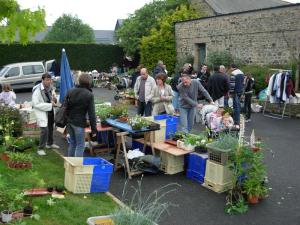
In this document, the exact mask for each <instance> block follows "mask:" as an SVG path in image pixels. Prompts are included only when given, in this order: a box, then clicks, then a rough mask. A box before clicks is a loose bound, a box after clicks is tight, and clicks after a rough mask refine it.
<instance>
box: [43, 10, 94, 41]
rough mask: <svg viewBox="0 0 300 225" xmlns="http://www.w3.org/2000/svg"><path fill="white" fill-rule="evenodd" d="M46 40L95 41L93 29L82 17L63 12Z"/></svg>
mask: <svg viewBox="0 0 300 225" xmlns="http://www.w3.org/2000/svg"><path fill="white" fill-rule="evenodd" d="M44 41H45V42H65V43H66V42H67V43H70V42H72V43H95V35H94V31H93V29H92V28H91V27H90V26H89V25H88V24H84V23H83V22H82V20H81V19H78V18H77V17H73V16H72V15H67V14H63V15H62V16H61V17H59V18H58V19H57V20H56V21H55V22H54V24H53V26H52V29H51V30H50V32H49V33H48V34H47V35H46V37H45V39H44Z"/></svg>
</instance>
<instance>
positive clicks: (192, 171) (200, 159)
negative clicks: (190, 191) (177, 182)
mask: <svg viewBox="0 0 300 225" xmlns="http://www.w3.org/2000/svg"><path fill="white" fill-rule="evenodd" d="M207 158H208V155H207V154H199V153H190V154H189V155H188V166H187V172H186V176H187V178H189V179H192V180H194V181H196V182H198V183H200V184H202V183H203V182H204V177H205V170H206V161H207Z"/></svg>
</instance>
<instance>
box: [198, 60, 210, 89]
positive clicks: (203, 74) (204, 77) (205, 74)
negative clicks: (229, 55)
mask: <svg viewBox="0 0 300 225" xmlns="http://www.w3.org/2000/svg"><path fill="white" fill-rule="evenodd" d="M209 77H210V72H209V71H208V69H207V65H205V64H203V65H202V67H201V70H200V72H199V73H198V79H199V80H200V82H201V84H202V86H203V87H204V88H207V82H208V78H209Z"/></svg>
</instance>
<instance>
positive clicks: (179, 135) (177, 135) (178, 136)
mask: <svg viewBox="0 0 300 225" xmlns="http://www.w3.org/2000/svg"><path fill="white" fill-rule="evenodd" d="M185 135H186V134H185V133H184V132H181V131H177V132H176V133H175V134H174V135H173V138H172V140H173V141H177V140H183V138H184V136H185Z"/></svg>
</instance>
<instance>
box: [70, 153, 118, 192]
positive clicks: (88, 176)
mask: <svg viewBox="0 0 300 225" xmlns="http://www.w3.org/2000/svg"><path fill="white" fill-rule="evenodd" d="M64 159H65V162H64V167H65V187H66V189H67V190H68V191H70V192H73V193H95V192H107V191H108V189H109V184H110V177H111V174H112V172H113V165H112V164H111V163H109V162H107V161H106V160H104V159H102V158H90V157H87V158H83V157H64Z"/></svg>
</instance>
